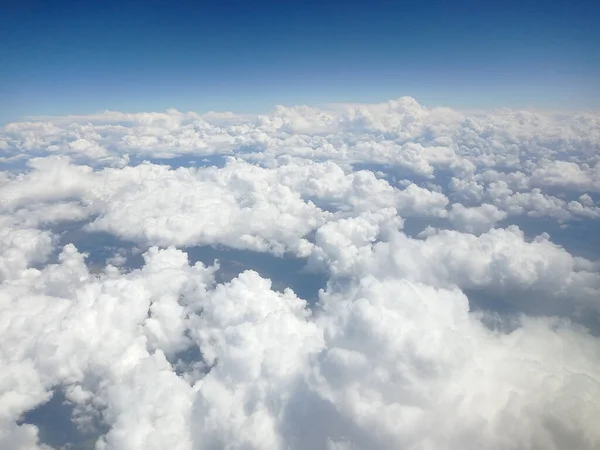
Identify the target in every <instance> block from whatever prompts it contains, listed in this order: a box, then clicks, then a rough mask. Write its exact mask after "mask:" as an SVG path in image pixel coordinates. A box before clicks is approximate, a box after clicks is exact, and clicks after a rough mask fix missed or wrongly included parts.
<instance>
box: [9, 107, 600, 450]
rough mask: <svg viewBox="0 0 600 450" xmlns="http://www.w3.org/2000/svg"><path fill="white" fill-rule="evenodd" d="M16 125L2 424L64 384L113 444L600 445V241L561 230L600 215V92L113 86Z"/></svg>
mask: <svg viewBox="0 0 600 450" xmlns="http://www.w3.org/2000/svg"><path fill="white" fill-rule="evenodd" d="M0 148H2V151H3V152H4V153H5V155H6V156H4V157H3V158H2V159H1V160H0V169H2V172H0V333H1V335H2V339H1V340H0V367H2V374H1V375H0V447H2V448H4V447H6V448H15V449H39V448H44V449H45V448H47V447H45V446H46V443H45V442H43V441H44V433H43V427H44V424H43V423H26V422H28V420H27V417H29V416H28V415H27V413H28V412H31V411H32V410H35V409H36V408H37V407H39V406H40V405H42V404H44V403H45V402H48V401H49V399H50V398H51V397H52V395H53V394H55V395H56V393H58V392H60V393H61V395H64V398H65V399H66V401H67V402H68V404H69V405H70V407H71V408H72V419H73V421H74V422H75V423H76V424H77V425H78V426H79V427H81V428H82V429H83V428H85V430H86V433H88V435H91V436H94V438H93V441H94V445H95V448H97V449H98V450H100V449H104V450H109V449H110V450H117V449H164V448H173V449H174V450H175V449H186V450H188V449H189V450H191V449H207V450H208V449H211V450H214V449H221V448H227V449H232V450H233V449H264V450H271V449H294V450H305V449H365V448H369V449H388V448H407V449H436V450H437V449H446V448H464V449H471V448H473V449H475V448H489V449H507V448H510V449H517V448H518V449H540V448H544V449H557V450H558V449H563V448H580V449H600V433H599V432H598V431H597V428H598V427H597V426H596V422H597V418H598V417H600V401H599V400H598V399H600V352H599V351H598V349H599V348H600V346H599V341H598V339H599V337H598V336H599V335H600V334H599V333H600V303H599V299H600V260H599V255H600V254H599V253H598V251H597V250H596V251H594V248H593V247H594V244H593V242H591V241H590V242H588V243H587V244H588V245H587V247H589V248H590V254H591V256H587V257H586V258H584V257H582V256H580V255H579V254H578V249H577V248H576V247H575V246H573V247H571V246H569V245H568V243H569V242H570V241H569V239H563V240H562V241H561V238H564V237H565V236H566V235H569V233H571V231H570V230H571V228H570V227H571V226H573V227H575V226H579V225H581V227H580V228H576V229H578V230H579V229H582V230H583V229H588V228H589V229H591V230H593V229H595V227H597V225H598V223H597V221H598V219H599V218H600V213H599V211H600V209H599V208H600V205H599V201H600V197H598V185H597V179H598V178H599V177H598V176H597V169H598V167H600V166H599V164H600V160H599V159H598V154H600V152H599V150H600V118H598V117H597V116H596V115H594V114H591V113H569V114H567V113H563V112H556V111H554V112H534V111H510V110H498V111H482V112H477V113H466V112H458V111H453V110H450V109H447V108H427V107H424V106H422V105H420V104H419V103H417V102H416V101H415V100H414V99H412V98H401V99H397V100H392V101H389V102H385V103H382V104H376V105H356V104H354V105H352V104H340V105H332V106H331V107H330V108H328V109H318V108H311V107H307V106H297V107H277V108H275V109H274V110H273V112H272V113H270V114H266V115H260V116H259V115H236V114H233V113H207V114H196V113H183V112H179V111H176V110H168V111H166V112H164V113H140V114H126V113H120V112H114V111H107V112H104V113H100V114H96V115H93V116H67V117H44V118H38V119H36V120H30V121H29V122H23V123H13V124H8V125H6V126H5V127H3V128H2V129H1V130H0ZM215 155H219V156H220V157H222V158H221V159H219V162H218V163H215V161H216V159H215V160H213V159H210V158H208V159H207V160H206V161H204V162H206V164H205V163H204V162H203V159H204V158H205V157H208V156H215ZM144 160H146V161H144ZM190 161H199V162H190ZM585 227H587V228H585ZM73 233H77V235H78V236H80V237H81V236H84V237H85V239H87V243H88V244H89V245H86V246H85V247H86V248H88V247H89V250H86V251H88V252H89V254H87V253H84V252H82V251H80V250H78V249H77V248H76V246H75V245H74V244H73V242H72V241H74V240H75V239H74V234H73ZM100 236H104V237H106V236H108V237H109V238H110V239H113V240H114V243H115V244H114V245H113V244H111V245H110V246H109V247H110V254H108V255H107V254H105V253H102V252H100V253H102V254H98V252H99V250H98V246H101V245H102V244H101V243H100V244H97V245H96V244H94V239H99V237H100ZM584 236H587V235H585V234H583V233H582V234H581V237H580V239H583V238H584ZM570 237H571V238H572V239H577V237H578V236H573V235H570ZM85 239H84V243H85V242H86V241H85ZM559 241H560V242H566V243H567V244H565V245H564V246H563V245H559V244H558V242H559ZM80 242H81V240H80ZM120 245H123V246H130V247H134V246H135V251H136V252H137V251H139V252H140V253H141V256H140V255H137V256H138V257H139V258H140V265H139V266H134V267H132V264H131V261H130V260H129V258H130V256H131V254H132V253H133V252H134V251H133V250H131V248H129V247H127V248H119V246H120ZM202 246H212V247H213V248H216V249H218V248H223V247H225V248H229V249H237V250H250V251H253V252H264V253H270V254H271V255H273V261H274V264H279V262H280V261H283V260H282V259H278V258H284V257H285V258H296V259H298V261H303V262H305V263H306V267H305V269H303V270H306V271H317V272H319V273H320V274H322V275H324V276H325V277H326V278H327V282H326V283H325V284H324V285H323V286H322V289H321V290H320V292H319V295H318V299H317V300H316V301H315V302H309V301H307V299H303V298H300V297H299V296H298V295H297V293H295V292H294V291H293V290H292V289H290V288H287V289H286V288H285V286H283V287H281V280H278V279H272V280H270V279H267V278H266V277H265V276H264V274H262V273H259V272H256V271H253V270H247V268H245V267H240V270H239V271H237V272H236V275H235V276H232V277H229V278H227V281H226V282H225V281H223V280H224V278H225V277H222V276H221V275H222V274H221V273H220V272H219V271H220V266H219V262H218V261H214V262H213V261H209V262H208V263H207V264H203V263H201V262H196V263H194V262H193V260H192V256H191V255H193V254H194V252H195V251H197V250H198V249H197V248H196V247H202ZM202 248H204V247H202ZM188 254H189V255H190V256H189V257H188ZM254 254H255V255H256V253H254ZM223 255H225V253H223ZM232 258H234V256H232ZM227 263H229V264H234V263H235V264H238V265H239V262H238V261H233V260H232V261H227ZM299 264H300V263H299ZM281 266H282V267H284V265H283V264H281ZM236 267H237V266H236ZM285 267H288V266H285ZM272 273H274V274H276V273H277V271H276V270H274V271H273V272H272ZM276 287H277V289H276ZM66 443H67V442H65V444H66Z"/></svg>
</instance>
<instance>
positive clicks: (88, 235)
mask: <svg viewBox="0 0 600 450" xmlns="http://www.w3.org/2000/svg"><path fill="white" fill-rule="evenodd" d="M82 227H83V223H80V222H78V223H69V224H61V225H60V226H56V227H54V228H53V229H52V231H54V232H55V233H57V234H58V235H59V241H58V247H59V248H58V249H57V252H56V253H55V255H54V257H53V261H52V260H51V261H52V262H55V261H56V258H57V257H58V253H59V252H60V251H61V250H62V247H63V246H64V245H66V244H68V243H72V244H74V245H75V247H77V249H78V250H79V251H80V252H82V253H88V257H87V259H86V264H87V265H88V267H90V270H92V271H99V270H101V269H103V268H104V267H105V265H106V260H107V259H108V258H111V257H113V256H114V255H115V253H117V252H120V253H121V254H122V255H123V256H124V257H125V263H124V265H123V268H124V269H126V270H134V269H139V268H140V267H142V265H143V257H142V253H143V251H145V249H146V247H143V248H141V247H138V246H137V245H136V244H135V243H133V242H130V241H125V240H122V239H120V238H118V237H116V236H114V235H112V234H110V233H107V232H87V231H85V230H84V229H83V228H82ZM182 250H183V251H184V252H186V253H187V255H188V259H189V262H190V264H195V263H196V262H198V261H200V262H202V263H203V264H204V265H212V264H213V263H214V261H215V260H219V265H220V268H219V270H218V271H217V273H216V278H217V282H219V283H225V282H228V281H231V280H232V279H233V278H235V277H236V276H237V275H239V274H240V273H241V272H243V271H245V270H254V271H256V272H258V273H259V274H260V275H261V276H262V277H264V278H269V279H270V280H271V281H272V288H273V289H274V290H278V291H283V290H284V289H285V288H287V287H289V288H291V289H293V291H294V292H295V293H296V295H298V297H300V298H303V299H305V300H307V301H308V302H309V303H310V304H314V303H315V302H316V300H317V298H318V292H319V289H321V288H325V286H326V284H327V279H328V278H327V276H326V274H324V273H317V272H314V271H310V270H309V269H308V268H307V260H306V258H296V257H294V256H291V255H284V256H282V257H277V256H274V255H272V254H270V253H263V252H257V251H252V250H239V249H233V248H230V247H226V246H222V245H219V246H210V245H203V246H191V247H185V248H182Z"/></svg>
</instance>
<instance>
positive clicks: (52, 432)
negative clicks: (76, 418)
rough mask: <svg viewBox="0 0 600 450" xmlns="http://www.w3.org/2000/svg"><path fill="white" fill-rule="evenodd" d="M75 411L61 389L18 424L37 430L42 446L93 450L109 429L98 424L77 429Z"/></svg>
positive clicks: (95, 422) (94, 422)
mask: <svg viewBox="0 0 600 450" xmlns="http://www.w3.org/2000/svg"><path fill="white" fill-rule="evenodd" d="M73 410H74V406H73V404H71V403H70V402H68V401H67V400H66V398H65V395H64V393H63V392H62V390H61V389H58V388H57V389H56V390H55V391H54V394H53V395H52V397H51V398H50V400H48V401H47V402H46V403H43V404H41V405H39V406H38V407H36V408H34V409H32V410H31V411H28V412H26V413H25V414H24V415H23V417H22V418H21V420H20V421H19V422H18V423H19V424H31V425H35V426H37V427H38V429H39V439H40V442H42V443H44V444H46V445H50V446H51V447H53V448H60V449H69V450H92V449H93V448H94V444H95V443H96V440H97V439H98V438H99V437H100V436H101V435H102V434H104V433H106V432H107V431H108V428H107V427H106V426H105V425H102V424H101V423H100V422H99V421H98V420H94V421H93V423H92V424H91V425H92V428H90V429H86V430H84V429H82V428H79V427H77V425H76V424H75V423H74V422H73V421H72V420H71V417H72V415H73Z"/></svg>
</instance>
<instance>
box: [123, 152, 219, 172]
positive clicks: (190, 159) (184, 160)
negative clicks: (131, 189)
mask: <svg viewBox="0 0 600 450" xmlns="http://www.w3.org/2000/svg"><path fill="white" fill-rule="evenodd" d="M227 156H228V155H226V154H214V155H197V154H189V155H181V156H175V157H173V158H152V157H151V156H144V155H134V156H131V157H130V162H129V164H130V165H131V166H137V165H139V164H142V163H143V162H144V161H148V162H150V163H152V164H158V165H165V166H169V167H171V168H172V169H178V168H180V167H184V168H187V167H209V166H214V167H219V168H221V167H224V166H225V163H226V158H227Z"/></svg>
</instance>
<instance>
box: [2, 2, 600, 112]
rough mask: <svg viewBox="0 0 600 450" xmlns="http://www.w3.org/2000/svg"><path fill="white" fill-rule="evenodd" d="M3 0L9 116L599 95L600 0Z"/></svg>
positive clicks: (565, 101)
mask: <svg viewBox="0 0 600 450" xmlns="http://www.w3.org/2000/svg"><path fill="white" fill-rule="evenodd" d="M3 4H4V5H5V6H4V13H3V14H0V105H2V106H1V109H0V122H6V121H10V120H16V119H18V118H19V117H23V116H28V115H45V114H67V113H77V114H81V113H92V112H97V111H101V110H104V109H113V110H121V111H131V112H134V111H141V110H164V109H166V108H169V107H174V108H177V109H180V110H196V111H206V110H211V109H212V110H234V111H238V112H250V111H256V112H262V111H267V110H269V109H270V108H271V107H272V106H273V105H275V104H299V103H302V104H311V105H322V104H325V103H328V102H337V101H366V102H370V101H381V100H385V99H389V98H395V97H399V96H402V95H412V96H414V97H415V98H416V99H417V100H418V101H420V102H421V103H424V104H426V105H442V104H443V105H448V106H454V107H459V108H470V107H477V108H479V107H497V106H509V107H510V106H513V107H540V108H556V107H562V108H594V109H596V108H599V107H600V88H598V87H597V86H596V84H600V83H598V82H597V80H599V79H600V51H598V46H599V44H600V30H599V28H600V27H598V23H600V6H597V5H596V4H595V2H592V1H587V0H583V1H579V2H574V3H571V4H569V3H568V2H567V1H565V0H555V1H545V2H544V1H533V0H521V1H511V0H508V1H496V0H492V1H489V2H483V1H470V0H469V1H462V2H458V1H454V2H450V1H442V0H435V1H426V2H410V3H404V2H394V1H373V2H366V1H365V2H356V1H350V2H341V1H329V0H321V1H312V0H311V1H305V2H295V1H293V2H286V1H276V2H271V1H262V0H261V1H255V2H251V1H227V0H225V1H216V0H214V1H213V0H210V1H198V2H185V1H177V0H175V1H168V2H167V1H161V2H159V1H126V0H125V1H119V2H116V1H112V0H108V1H105V2H89V1H74V0H59V1H54V2H48V1H42V0H23V1H20V0H5V1H4V2H3Z"/></svg>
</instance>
